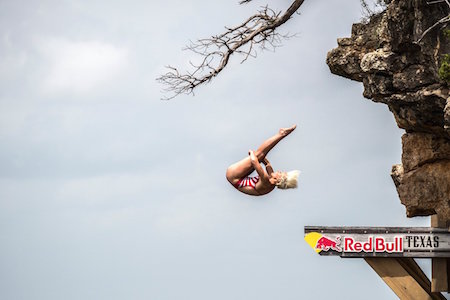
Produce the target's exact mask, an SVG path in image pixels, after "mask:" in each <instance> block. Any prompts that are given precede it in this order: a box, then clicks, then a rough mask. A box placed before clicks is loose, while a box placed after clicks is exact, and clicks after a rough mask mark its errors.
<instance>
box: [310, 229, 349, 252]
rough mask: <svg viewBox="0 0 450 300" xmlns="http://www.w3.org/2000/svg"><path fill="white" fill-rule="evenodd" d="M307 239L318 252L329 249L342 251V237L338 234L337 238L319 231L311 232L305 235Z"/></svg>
mask: <svg viewBox="0 0 450 300" xmlns="http://www.w3.org/2000/svg"><path fill="white" fill-rule="evenodd" d="M305 241H306V242H307V243H308V244H309V245H310V246H311V247H312V248H313V249H314V250H315V251H316V252H317V253H319V252H321V251H329V250H330V249H332V250H334V251H337V252H342V248H341V247H340V244H341V237H340V236H337V237H336V238H335V239H333V238H330V237H327V236H324V235H323V234H321V233H318V232H310V233H308V234H307V235H306V236H305Z"/></svg>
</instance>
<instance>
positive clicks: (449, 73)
mask: <svg viewBox="0 0 450 300" xmlns="http://www.w3.org/2000/svg"><path fill="white" fill-rule="evenodd" d="M439 77H440V78H441V79H442V80H445V81H447V82H450V54H444V56H443V58H442V62H441V66H440V68H439Z"/></svg>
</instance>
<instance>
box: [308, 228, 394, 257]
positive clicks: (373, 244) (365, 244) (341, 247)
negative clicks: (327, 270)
mask: <svg viewBox="0 0 450 300" xmlns="http://www.w3.org/2000/svg"><path fill="white" fill-rule="evenodd" d="M331 236H332V235H331ZM331 236H330V235H329V236H325V235H323V234H321V233H318V232H310V233H308V234H307V235H306V236H305V240H306V242H307V243H308V244H309V245H310V246H311V247H312V248H313V249H314V250H315V251H316V252H317V253H319V252H321V251H330V250H333V251H336V252H347V253H355V252H366V253H373V252H378V253H380V252H385V253H399V252H403V237H402V236H394V237H393V240H388V239H386V238H385V237H383V236H368V237H367V239H366V240H360V239H358V240H356V239H355V238H354V237H352V236H345V235H344V237H343V238H341V236H340V235H338V236H334V237H331ZM341 242H342V243H341Z"/></svg>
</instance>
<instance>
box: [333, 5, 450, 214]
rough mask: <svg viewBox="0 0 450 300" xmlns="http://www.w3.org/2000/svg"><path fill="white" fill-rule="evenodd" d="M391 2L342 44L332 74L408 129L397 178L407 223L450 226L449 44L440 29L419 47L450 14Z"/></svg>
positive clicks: (443, 9) (443, 8)
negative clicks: (433, 219)
mask: <svg viewBox="0 0 450 300" xmlns="http://www.w3.org/2000/svg"><path fill="white" fill-rule="evenodd" d="M386 2H387V7H386V10H385V11H384V12H382V13H380V14H378V15H375V16H373V17H372V18H371V19H370V21H369V22H368V23H358V24H353V27H352V33H351V37H349V38H340V39H338V47H337V48H335V49H333V50H331V51H330V52H329V53H328V56H327V64H328V66H329V67H330V70H331V72H332V73H334V74H337V75H340V76H344V77H347V78H350V79H352V80H357V81H361V82H363V85H364V97H366V98H368V99H371V100H372V101H375V102H381V103H384V104H386V105H387V106H388V107H389V110H390V111H391V112H392V114H393V115H394V117H395V120H396V122H397V124H398V126H399V127H400V128H403V129H405V131H406V133H405V134H404V135H403V137H402V149H403V153H402V164H401V165H394V166H393V168H392V174H391V175H392V178H393V180H394V183H395V186H396V187H397V191H398V194H399V197H400V201H401V202H402V204H404V205H405V206H406V213H407V216H408V217H414V216H423V215H431V214H435V213H438V214H439V215H441V216H442V217H443V218H445V219H447V220H450V97H449V84H448V81H446V79H442V75H441V76H439V74H438V70H439V67H440V65H441V63H442V60H443V59H444V54H446V53H450V37H446V36H445V34H444V32H445V31H444V30H443V28H442V26H436V27H435V28H434V29H432V30H430V31H429V33H427V34H426V35H425V36H424V37H423V39H422V40H421V41H420V42H418V40H419V39H420V37H421V36H422V34H423V32H424V31H425V30H426V29H428V28H430V27H431V26H432V25H433V24H435V23H436V21H438V20H440V19H441V18H443V17H445V16H447V15H448V14H449V6H448V5H447V4H446V3H445V2H444V1H442V2H441V3H437V4H427V2H426V1H425V0H423V1H419V0H397V1H386ZM447 28H448V27H447Z"/></svg>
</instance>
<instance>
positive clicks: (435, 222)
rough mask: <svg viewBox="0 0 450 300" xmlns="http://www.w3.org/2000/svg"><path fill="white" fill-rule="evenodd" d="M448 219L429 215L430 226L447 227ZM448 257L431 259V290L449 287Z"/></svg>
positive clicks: (437, 290)
mask: <svg viewBox="0 0 450 300" xmlns="http://www.w3.org/2000/svg"><path fill="white" fill-rule="evenodd" d="M448 225H449V223H448V220H446V219H444V218H442V217H440V216H439V215H437V214H436V215H432V216H431V227H438V228H448ZM449 274H450V259H448V258H432V259H431V290H432V291H433V292H448V291H449V287H450V277H449Z"/></svg>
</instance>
